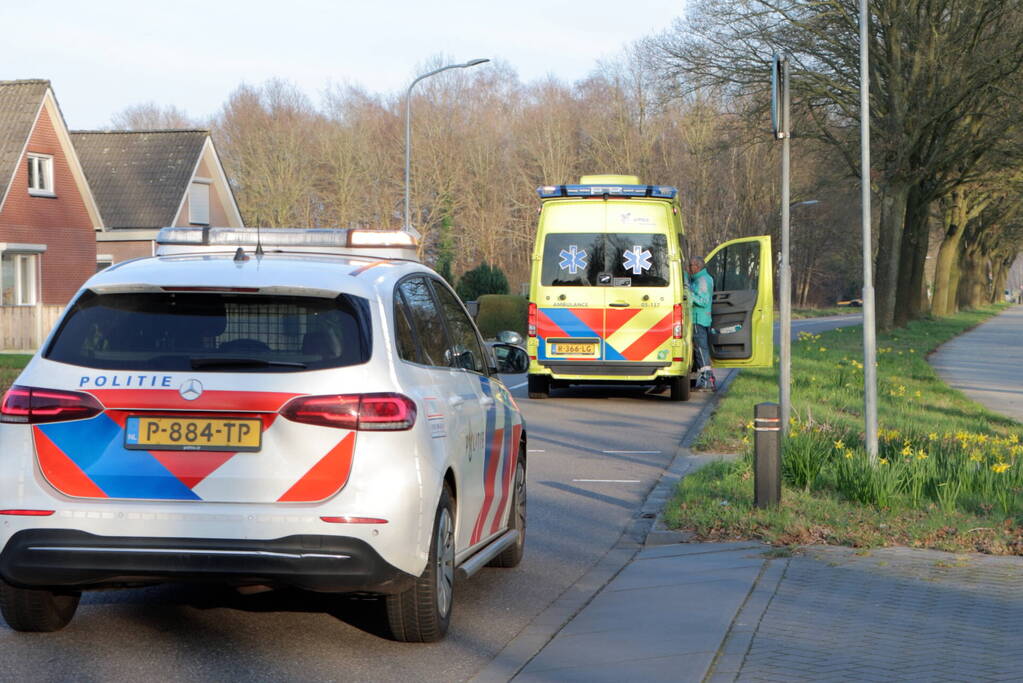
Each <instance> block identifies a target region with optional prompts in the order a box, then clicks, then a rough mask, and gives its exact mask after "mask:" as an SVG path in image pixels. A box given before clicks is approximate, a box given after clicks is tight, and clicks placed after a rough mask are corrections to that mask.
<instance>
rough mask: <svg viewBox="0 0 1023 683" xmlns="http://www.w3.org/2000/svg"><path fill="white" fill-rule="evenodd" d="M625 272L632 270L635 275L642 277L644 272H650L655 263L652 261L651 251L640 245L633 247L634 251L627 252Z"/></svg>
mask: <svg viewBox="0 0 1023 683" xmlns="http://www.w3.org/2000/svg"><path fill="white" fill-rule="evenodd" d="M624 256H625V262H624V265H625V270H631V271H632V274H633V275H642V274H643V271H645V270H650V266H652V265H653V262H652V261H651V260H650V259H651V257H652V256H653V254H651V253H650V250H649V249H644V248H643V247H641V246H640V245H638V244H636V245H633V247H632V249H630V250H629V251H627V252H625V254H624Z"/></svg>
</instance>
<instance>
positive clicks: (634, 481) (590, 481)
mask: <svg viewBox="0 0 1023 683" xmlns="http://www.w3.org/2000/svg"><path fill="white" fill-rule="evenodd" d="M572 481H577V482H580V483H586V484H638V483H639V479H573V480H572Z"/></svg>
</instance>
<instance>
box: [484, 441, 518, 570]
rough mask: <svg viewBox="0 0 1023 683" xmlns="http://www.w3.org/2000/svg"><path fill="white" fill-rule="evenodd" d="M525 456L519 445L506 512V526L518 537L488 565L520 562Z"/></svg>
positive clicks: (516, 563)
mask: <svg viewBox="0 0 1023 683" xmlns="http://www.w3.org/2000/svg"><path fill="white" fill-rule="evenodd" d="M525 457H526V453H525V448H524V447H522V446H520V447H519V462H518V464H517V465H516V466H515V489H514V490H513V491H512V504H511V510H510V511H509V512H508V517H509V519H508V528H509V529H515V530H516V531H518V532H519V538H518V540H516V541H515V543H513V544H511V545H510V546H508V548H507V549H505V550H503V551H502V552H501V553H500V554H499V555H497V557H495V558H494V559H492V560H491V561H490V562H489V563H487V566H488V567H504V568H510V567H517V566H519V563H520V562H522V555H523V554H524V553H525V549H526V465H525V464H524V462H523V458H525Z"/></svg>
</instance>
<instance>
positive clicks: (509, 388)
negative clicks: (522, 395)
mask: <svg viewBox="0 0 1023 683" xmlns="http://www.w3.org/2000/svg"><path fill="white" fill-rule="evenodd" d="M527 384H529V382H519V383H518V384H516V385H515V386H511V387H508V390H509V391H511V390H512V389H518V388H519V387H524V386H526V385H527Z"/></svg>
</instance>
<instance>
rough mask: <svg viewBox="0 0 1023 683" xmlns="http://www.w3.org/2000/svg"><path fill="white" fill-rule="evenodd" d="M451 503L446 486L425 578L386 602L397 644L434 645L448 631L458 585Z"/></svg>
mask: <svg viewBox="0 0 1023 683" xmlns="http://www.w3.org/2000/svg"><path fill="white" fill-rule="evenodd" d="M451 501H452V496H451V492H450V490H449V489H448V487H447V486H446V485H445V486H444V491H443V492H442V493H441V496H440V502H439V503H438V504H437V516H436V517H435V518H434V522H433V540H432V541H431V542H430V556H429V559H428V560H427V562H426V569H425V570H424V571H423V574H422V576H420V577H419V578H418V579H416V581H415V583H414V584H413V585H412V587H411V588H409V589H408V590H405V591H403V592H401V593H397V594H395V595H388V596H387V597H386V599H385V600H386V603H387V622H388V625H389V626H390V628H391V635H392V637H393V638H394V639H395V640H398V641H401V642H405V643H433V642H436V641H438V640H440V639H442V638H443V637H444V634H445V633H447V631H448V624H450V623H451V605H452V603H453V601H454V584H455V521H454V519H455V518H454V513H453V510H454V505H453V503H452V502H451Z"/></svg>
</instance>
